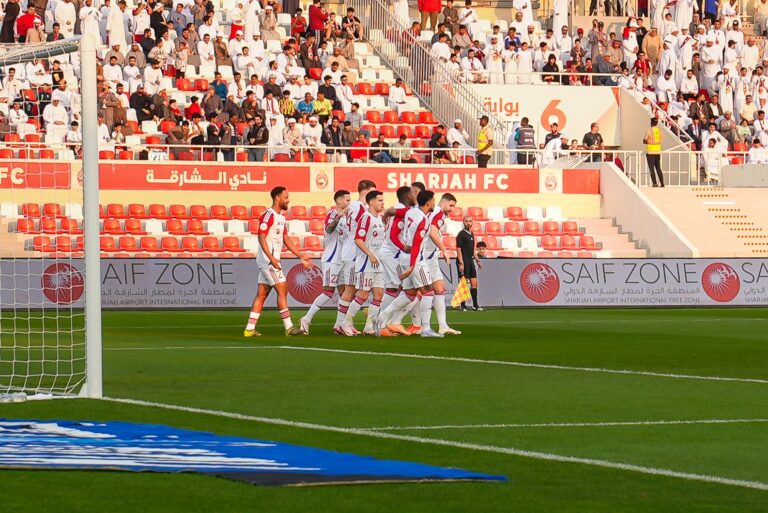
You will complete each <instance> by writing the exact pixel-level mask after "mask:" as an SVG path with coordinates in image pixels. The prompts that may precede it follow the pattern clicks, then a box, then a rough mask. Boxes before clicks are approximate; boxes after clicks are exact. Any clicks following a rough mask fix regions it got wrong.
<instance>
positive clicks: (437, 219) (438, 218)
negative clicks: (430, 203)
mask: <svg viewBox="0 0 768 513" xmlns="http://www.w3.org/2000/svg"><path fill="white" fill-rule="evenodd" d="M444 218H445V214H444V213H443V211H442V210H441V211H440V212H438V213H437V214H435V215H434V217H432V222H431V223H430V225H431V226H437V228H438V229H440V226H441V225H442V222H443V219H444Z"/></svg>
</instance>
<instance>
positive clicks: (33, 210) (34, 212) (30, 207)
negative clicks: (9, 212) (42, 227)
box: [21, 203, 41, 217]
mask: <svg viewBox="0 0 768 513" xmlns="http://www.w3.org/2000/svg"><path fill="white" fill-rule="evenodd" d="M21 213H22V214H23V215H24V217H40V215H41V212H40V205H38V204H37V203H22V204H21Z"/></svg>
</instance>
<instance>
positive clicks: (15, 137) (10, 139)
mask: <svg viewBox="0 0 768 513" xmlns="http://www.w3.org/2000/svg"><path fill="white" fill-rule="evenodd" d="M5 142H7V143H14V142H15V143H17V142H21V137H20V136H19V134H5Z"/></svg>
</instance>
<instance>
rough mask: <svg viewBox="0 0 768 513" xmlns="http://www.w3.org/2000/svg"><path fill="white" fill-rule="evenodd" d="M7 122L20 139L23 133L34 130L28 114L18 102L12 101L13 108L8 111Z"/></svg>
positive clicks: (29, 132)
mask: <svg viewBox="0 0 768 513" xmlns="http://www.w3.org/2000/svg"><path fill="white" fill-rule="evenodd" d="M8 123H9V124H10V125H11V129H13V130H15V131H16V133H17V134H19V137H21V138H22V139H24V136H25V135H27V134H31V133H34V132H35V125H33V124H32V123H30V122H29V116H27V113H26V112H24V109H22V108H21V103H19V102H13V108H11V110H10V111H9V112H8Z"/></svg>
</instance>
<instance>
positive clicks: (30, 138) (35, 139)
mask: <svg viewBox="0 0 768 513" xmlns="http://www.w3.org/2000/svg"><path fill="white" fill-rule="evenodd" d="M42 140H43V139H42V137H41V136H40V134H27V135H25V136H24V141H25V142H28V143H39V142H40V141H42Z"/></svg>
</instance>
